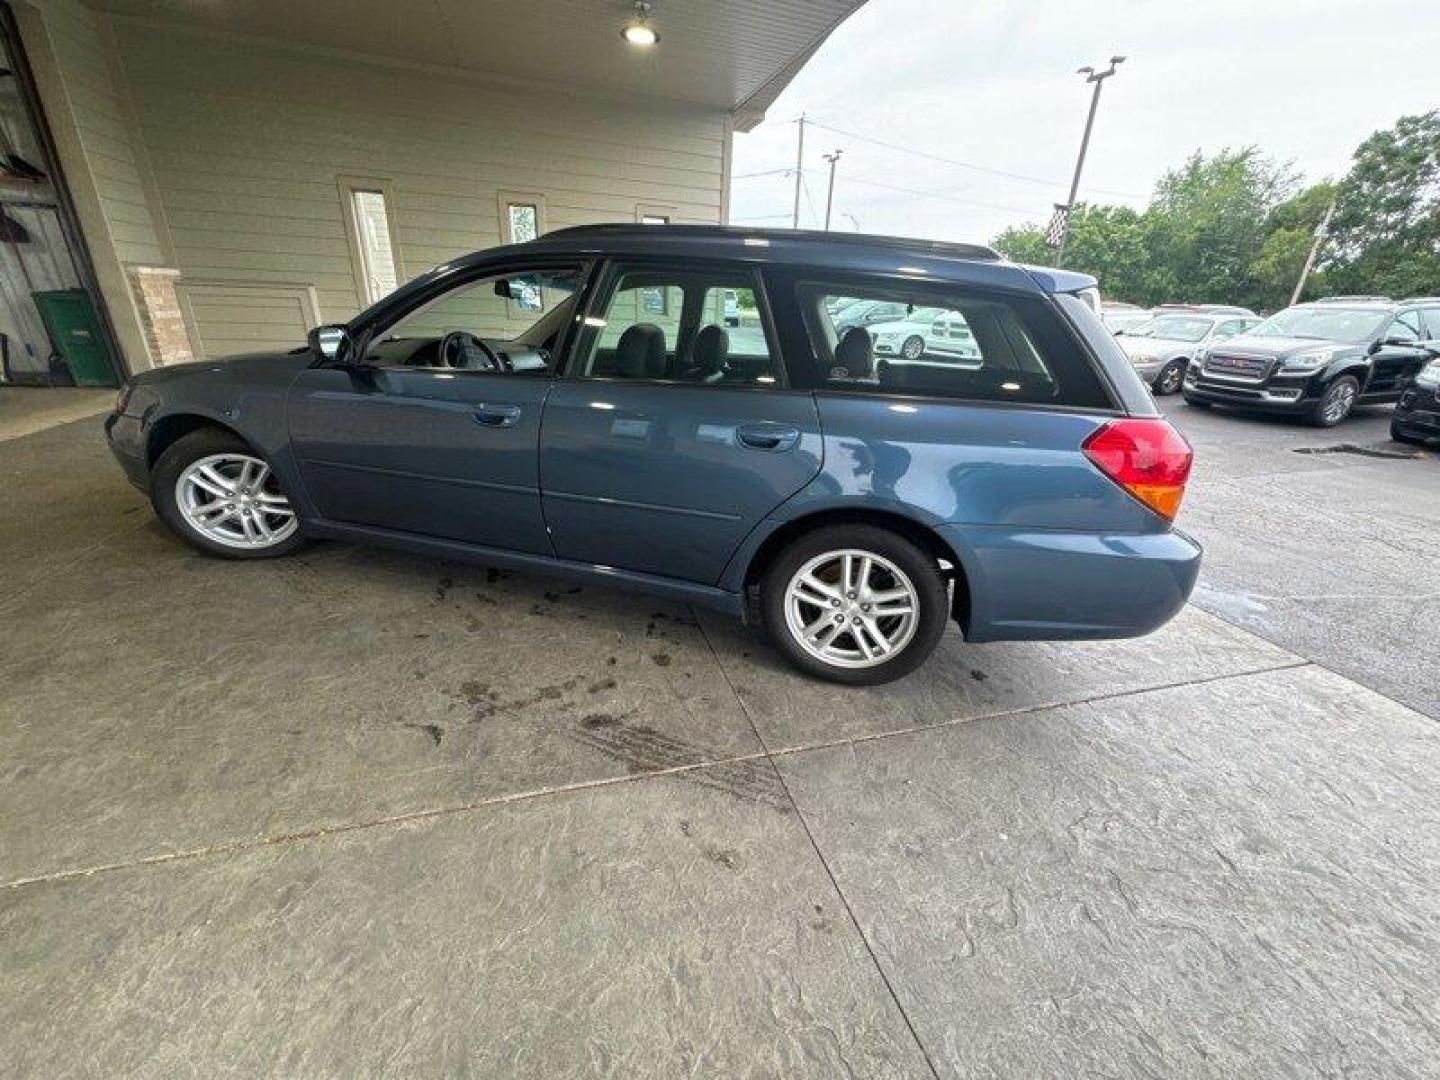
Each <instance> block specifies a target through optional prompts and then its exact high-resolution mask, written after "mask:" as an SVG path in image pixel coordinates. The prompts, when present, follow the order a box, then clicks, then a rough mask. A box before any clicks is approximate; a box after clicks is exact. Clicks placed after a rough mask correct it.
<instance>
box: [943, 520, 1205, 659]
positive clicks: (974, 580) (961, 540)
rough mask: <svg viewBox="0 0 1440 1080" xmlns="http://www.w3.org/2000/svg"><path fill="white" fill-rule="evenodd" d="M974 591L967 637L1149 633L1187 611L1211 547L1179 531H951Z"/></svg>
mask: <svg viewBox="0 0 1440 1080" xmlns="http://www.w3.org/2000/svg"><path fill="white" fill-rule="evenodd" d="M939 532H940V534H941V536H942V537H943V538H944V539H945V540H946V542H947V543H949V544H950V545H951V547H952V548H953V549H954V550H955V551H956V553H957V554H959V556H960V559H961V561H962V563H963V564H964V569H965V574H966V580H967V584H968V585H969V590H970V596H969V617H968V619H967V621H966V625H965V627H964V629H965V639H966V640H967V641H1060V640H1079V639H1090V638H1127V637H1139V636H1141V635H1143V634H1148V633H1150V632H1151V631H1152V630H1156V629H1158V628H1159V627H1161V626H1163V625H1165V623H1167V622H1169V621H1170V619H1172V618H1173V617H1174V616H1175V614H1176V613H1177V612H1178V611H1179V610H1180V609H1181V608H1182V607H1184V606H1185V601H1186V600H1187V599H1189V597H1190V591H1191V590H1192V589H1193V588H1194V587H1195V579H1196V578H1197V577H1198V576H1199V573H1200V559H1201V555H1202V552H1201V548H1200V545H1199V544H1198V543H1196V542H1195V541H1194V540H1192V539H1191V538H1190V537H1189V536H1186V535H1185V534H1184V533H1182V532H1179V531H1177V530H1173V529H1172V530H1169V531H1167V532H1158V533H1145V534H1140V535H1117V536H1103V535H1096V534H1094V533H1069V532H1058V531H1050V530H1025V529H1012V528H1006V527H1003V526H988V525H987V526H975V525H941V526H940V527H939Z"/></svg>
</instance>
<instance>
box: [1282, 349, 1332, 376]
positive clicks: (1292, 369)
mask: <svg viewBox="0 0 1440 1080" xmlns="http://www.w3.org/2000/svg"><path fill="white" fill-rule="evenodd" d="M1334 356H1335V351H1334V350H1333V349H1316V350H1315V351H1314V352H1303V353H1296V354H1295V355H1294V356H1287V357H1285V358H1284V359H1283V360H1281V361H1280V370H1281V371H1282V372H1283V373H1284V374H1286V375H1313V374H1315V372H1317V371H1319V370H1320V369H1321V368H1323V367H1324V366H1325V365H1326V364H1328V363H1329V362H1330V361H1331V359H1333V358H1334Z"/></svg>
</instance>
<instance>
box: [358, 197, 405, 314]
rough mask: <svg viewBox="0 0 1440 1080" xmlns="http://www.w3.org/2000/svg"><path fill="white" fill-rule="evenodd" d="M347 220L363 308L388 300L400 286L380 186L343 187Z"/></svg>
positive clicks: (386, 212) (387, 208)
mask: <svg viewBox="0 0 1440 1080" xmlns="http://www.w3.org/2000/svg"><path fill="white" fill-rule="evenodd" d="M345 196H346V218H347V219H348V223H349V225H350V234H351V236H350V241H351V244H352V246H353V248H354V253H355V277H356V284H357V285H358V286H359V287H360V291H361V297H360V299H361V301H362V302H363V303H364V304H365V305H367V306H368V305H370V304H373V303H375V301H377V300H379V299H380V298H381V297H384V296H389V295H390V294H391V293H392V292H394V291H395V287H396V286H397V285H398V284H399V280H398V277H399V275H398V273H397V270H396V265H395V263H396V260H395V245H394V241H393V238H392V236H391V232H390V211H389V207H388V205H387V200H386V193H385V189H384V187H383V186H381V185H380V184H378V183H377V184H373V185H372V184H362V183H358V182H354V183H349V184H345Z"/></svg>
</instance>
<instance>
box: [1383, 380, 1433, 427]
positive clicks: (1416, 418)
mask: <svg viewBox="0 0 1440 1080" xmlns="http://www.w3.org/2000/svg"><path fill="white" fill-rule="evenodd" d="M1390 422H1391V423H1392V424H1393V425H1394V426H1395V428H1396V429H1397V430H1399V431H1401V432H1403V433H1405V434H1406V435H1409V436H1411V437H1412V438H1416V439H1436V440H1440V390H1435V391H1430V390H1428V389H1427V388H1425V387H1418V388H1417V387H1411V388H1410V389H1408V390H1406V391H1405V393H1404V394H1402V395H1401V396H1400V401H1399V403H1397V404H1396V406H1395V412H1394V413H1392V414H1391V417H1390Z"/></svg>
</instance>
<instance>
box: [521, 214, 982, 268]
mask: <svg viewBox="0 0 1440 1080" xmlns="http://www.w3.org/2000/svg"><path fill="white" fill-rule="evenodd" d="M632 237H644V238H645V239H647V240H653V239H655V238H656V237H664V238H665V239H667V240H672V239H673V240H697V239H705V240H713V239H729V240H738V241H741V242H742V243H743V242H744V241H745V240H751V241H754V240H766V241H769V242H770V243H772V244H773V243H776V242H785V243H797V244H803V243H825V244H847V245H852V246H855V247H868V248H878V249H884V250H890V251H917V252H924V253H926V254H930V255H945V256H949V257H951V258H959V259H978V260H983V261H985V262H1000V261H1001V260H1002V259H1003V256H1002V255H1001V254H1000V253H999V252H998V251H996V250H995V249H994V248H992V247H988V246H986V245H984V244H963V243H954V242H951V241H946V240H923V239H917V238H913V237H905V236H882V235H877V234H872V233H846V232H821V231H820V230H818V229H748V228H743V227H739V226H734V225H672V224H665V225H645V224H639V223H631V222H628V221H615V222H604V223H601V224H598V225H572V226H570V227H569V228H565V229H556V230H555V231H554V232H549V233H546V234H545V235H544V236H543V237H541V238H540V240H539V241H537V242H554V241H566V240H579V241H584V240H589V239H594V240H602V241H603V240H617V239H622V238H632Z"/></svg>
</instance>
